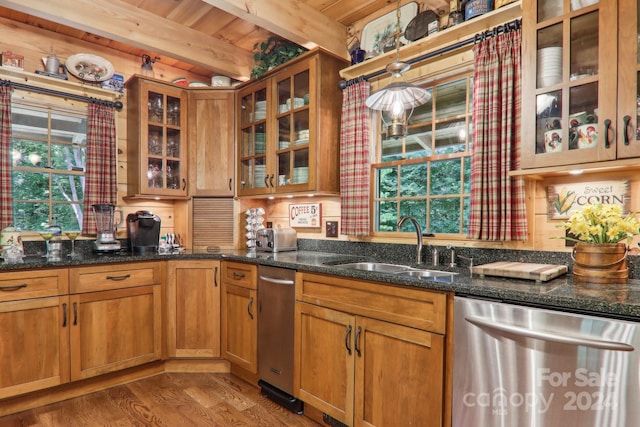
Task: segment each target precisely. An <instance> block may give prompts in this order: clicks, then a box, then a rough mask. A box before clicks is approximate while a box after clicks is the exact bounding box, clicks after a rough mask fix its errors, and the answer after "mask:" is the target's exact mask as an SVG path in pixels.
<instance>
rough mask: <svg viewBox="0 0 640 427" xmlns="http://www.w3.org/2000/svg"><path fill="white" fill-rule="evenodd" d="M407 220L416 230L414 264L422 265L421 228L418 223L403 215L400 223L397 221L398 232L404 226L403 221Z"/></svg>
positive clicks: (412, 218)
mask: <svg viewBox="0 0 640 427" xmlns="http://www.w3.org/2000/svg"><path fill="white" fill-rule="evenodd" d="M407 220H409V221H411V223H412V224H413V226H414V227H415V229H416V236H417V239H418V241H417V246H416V263H417V264H422V228H421V227H420V224H418V221H416V219H415V218H414V217H412V216H409V215H405V216H403V217H402V218H400V221H398V230H400V227H402V224H404V223H405V221H407Z"/></svg>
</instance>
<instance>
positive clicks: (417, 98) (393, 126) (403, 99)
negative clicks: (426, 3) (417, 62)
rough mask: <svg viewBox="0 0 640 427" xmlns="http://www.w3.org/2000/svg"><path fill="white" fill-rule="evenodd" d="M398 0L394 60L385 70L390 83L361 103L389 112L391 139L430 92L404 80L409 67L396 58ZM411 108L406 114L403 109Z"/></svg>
mask: <svg viewBox="0 0 640 427" xmlns="http://www.w3.org/2000/svg"><path fill="white" fill-rule="evenodd" d="M400 36H401V29H400V0H398V4H397V6H396V60H395V61H393V62H392V63H390V64H389V65H387V68H386V70H387V71H388V72H389V73H390V74H391V82H390V83H389V84H388V85H387V86H385V87H384V88H382V89H380V90H379V91H377V92H374V93H373V94H371V95H370V96H369V97H368V98H367V100H366V101H365V105H366V106H367V107H369V108H370V109H372V110H376V111H386V112H388V113H389V115H390V118H391V123H386V121H385V120H384V116H383V121H384V122H385V125H387V135H388V136H389V137H391V138H395V137H399V136H402V135H406V133H407V122H408V120H409V119H410V118H411V114H413V109H414V108H415V107H417V106H419V105H422V104H424V103H426V102H429V100H430V99H431V93H429V91H427V90H426V89H424V88H421V87H418V86H415V85H412V84H410V83H409V82H407V80H406V78H405V77H404V75H403V74H404V73H405V72H406V71H407V70H408V69H409V68H410V67H411V65H409V64H407V63H406V62H402V61H400ZM409 109H411V111H410V112H409V114H407V110H409Z"/></svg>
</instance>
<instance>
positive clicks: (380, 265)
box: [334, 262, 414, 273]
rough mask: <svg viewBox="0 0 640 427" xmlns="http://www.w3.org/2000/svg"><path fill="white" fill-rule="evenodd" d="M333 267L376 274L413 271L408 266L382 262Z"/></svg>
mask: <svg viewBox="0 0 640 427" xmlns="http://www.w3.org/2000/svg"><path fill="white" fill-rule="evenodd" d="M334 267H339V268H348V269H351V270H363V271H376V272H378V273H398V272H406V271H410V270H414V269H413V268H412V267H409V266H408V265H400V264H388V263H384V262H352V263H348V264H338V265H335V266H334Z"/></svg>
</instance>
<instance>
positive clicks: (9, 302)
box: [0, 269, 70, 399]
mask: <svg viewBox="0 0 640 427" xmlns="http://www.w3.org/2000/svg"><path fill="white" fill-rule="evenodd" d="M68 292H69V275H68V272H67V270H66V269H60V270H36V271H21V272H6V273H2V274H0V399H4V398H7V397H11V396H16V395H19V394H23V393H28V392H31V391H36V390H41V389H44V388H48V387H53V386H56V385H60V384H64V383H68V382H69V380H70V368H69V299H68V297H67V294H68Z"/></svg>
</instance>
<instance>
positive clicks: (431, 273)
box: [398, 270, 458, 279]
mask: <svg viewBox="0 0 640 427" xmlns="http://www.w3.org/2000/svg"><path fill="white" fill-rule="evenodd" d="M456 274H458V273H452V272H450V271H440V270H411V271H400V272H398V275H399V276H410V277H423V278H427V279H428V278H436V277H442V278H450V277H453V276H455V275H456Z"/></svg>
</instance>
